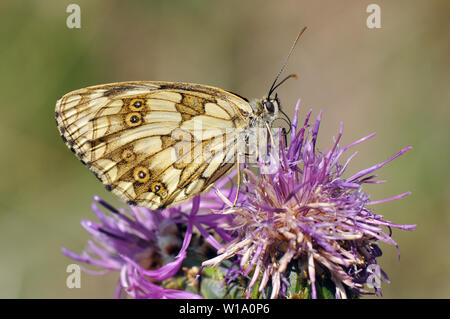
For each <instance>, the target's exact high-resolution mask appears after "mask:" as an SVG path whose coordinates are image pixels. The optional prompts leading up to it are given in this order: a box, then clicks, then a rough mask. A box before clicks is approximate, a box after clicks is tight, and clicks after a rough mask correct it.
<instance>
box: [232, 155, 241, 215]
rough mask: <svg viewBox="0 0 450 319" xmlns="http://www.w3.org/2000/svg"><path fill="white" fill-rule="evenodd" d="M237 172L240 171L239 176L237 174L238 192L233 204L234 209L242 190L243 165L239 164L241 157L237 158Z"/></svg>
mask: <svg viewBox="0 0 450 319" xmlns="http://www.w3.org/2000/svg"><path fill="white" fill-rule="evenodd" d="M237 170H238V174H237V179H238V180H237V190H236V197H235V199H234V202H233V207H234V206H236V204H237V201H238V198H239V191H240V189H241V163H240V162H239V156H238V158H237Z"/></svg>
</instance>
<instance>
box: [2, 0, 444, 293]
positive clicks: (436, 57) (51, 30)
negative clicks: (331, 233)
mask: <svg viewBox="0 0 450 319" xmlns="http://www.w3.org/2000/svg"><path fill="white" fill-rule="evenodd" d="M69 3H77V4H79V5H80V7H81V29H68V28H67V26H66V18H67V16H68V13H66V7H67V5H68V4H69ZM370 3H377V4H379V5H380V7H381V26H382V28H381V29H368V28H367V27H366V18H367V16H368V13H366V7H367V5H368V4H370ZM449 13H450V2H448V1H445V0H442V1H437V0H430V1H406V0H398V1H385V0H377V1H375V0H372V1H358V0H355V1H349V0H346V1H332V0H329V1H294V0H290V1H285V0H283V1H254V0H252V1H238V0H229V1H207V0H194V1H185V0H175V1H162V0H160V1H119V0H115V1H92V0H90V1H88V0H70V1H65V0H53V1H50V0H41V1H31V0H30V1H17V0H6V1H5V0H3V1H1V2H0V97H1V99H2V106H1V107H0V149H1V150H2V155H1V156H0V167H1V168H2V170H1V173H0V174H1V175H0V176H1V183H0V256H1V257H0V297H1V298H55V297H56V298H79V297H86V298H93V297H106V298H110V297H112V296H113V290H114V285H115V281H116V279H117V274H115V273H114V274H110V275H108V276H105V277H93V276H89V275H83V277H82V282H81V284H82V287H81V288H80V289H68V288H67V287H66V285H65V282H66V276H67V273H66V266H67V265H68V264H70V263H71V260H69V259H68V258H66V257H65V256H64V255H62V254H61V252H60V248H61V247H62V246H64V247H67V248H69V249H71V250H73V251H76V252H80V251H81V250H82V249H83V247H84V245H85V243H86V241H87V239H88V238H89V236H88V234H87V233H86V232H85V231H84V230H83V229H82V227H81V226H80V224H79V221H80V219H93V218H94V215H93V213H92V212H91V210H90V202H91V200H92V196H93V195H95V194H97V195H99V196H101V197H103V198H105V199H107V200H110V201H112V202H114V203H115V204H118V203H119V202H118V201H117V200H116V199H115V198H114V197H113V196H112V195H111V194H109V193H108V192H107V191H106V190H104V188H103V186H102V185H101V184H100V183H98V182H97V180H96V178H95V177H94V176H93V174H91V173H90V172H89V171H88V170H87V169H86V168H84V167H83V166H82V165H81V164H80V163H79V161H78V160H76V159H75V157H74V156H73V155H72V154H71V152H70V151H69V150H68V149H67V148H66V146H65V145H64V144H63V142H62V141H61V138H60V137H59V134H58V131H57V129H56V126H55V122H54V105H55V102H56V100H57V99H58V98H59V97H60V96H61V95H63V94H64V93H66V92H68V91H71V90H74V89H78V88H81V87H85V86H89V85H94V84H101V83H108V82H114V81H126V80H168V81H187V82H196V83H203V84H210V85H215V86H219V87H221V88H224V89H228V90H231V91H234V92H237V93H239V94H241V95H243V96H247V97H262V96H263V95H264V94H266V93H267V91H268V88H269V86H270V84H271V82H272V81H273V79H274V76H275V75H276V73H277V72H278V70H279V68H280V66H281V64H282V61H283V59H284V58H285V56H286V54H287V52H288V50H289V48H290V46H291V43H292V41H293V40H294V39H295V37H296V35H297V32H298V31H299V30H300V28H301V27H303V26H308V28H309V29H308V30H307V32H306V33H305V34H304V36H303V38H302V39H301V41H300V43H299V45H298V46H297V48H296V51H295V52H294V54H293V55H292V57H291V59H290V61H289V65H288V68H287V71H286V73H285V74H289V73H297V74H298V75H299V80H297V81H290V82H287V83H286V84H285V85H284V86H283V87H282V88H281V89H280V90H279V95H280V97H281V100H282V103H283V106H284V108H285V110H286V111H287V113H288V114H289V115H291V116H292V114H293V108H294V105H295V102H296V100H297V99H298V98H302V101H303V102H302V105H303V109H302V116H303V115H304V114H305V112H306V109H309V108H312V109H313V111H314V116H315V115H317V113H318V112H319V110H320V109H322V110H323V111H324V117H323V121H322V128H321V131H320V133H319V146H320V147H327V146H329V145H330V143H331V142H332V137H333V136H335V135H336V132H337V130H338V127H339V123H340V121H344V137H343V142H342V145H344V144H345V143H349V142H351V141H353V140H356V139H358V138H360V137H362V136H365V135H367V134H369V133H371V132H374V131H376V132H377V136H376V137H375V138H374V139H372V140H370V141H369V142H366V143H365V144H363V145H360V146H358V147H357V149H358V151H359V154H358V156H357V157H356V158H355V159H354V160H353V163H352V165H350V167H349V170H348V174H351V173H354V172H356V171H357V170H358V169H362V168H365V167H368V166H371V165H372V164H374V163H377V162H380V161H383V160H384V159H386V158H388V157H389V156H391V155H392V154H394V153H395V152H397V151H399V150H400V149H401V148H403V147H404V146H406V145H408V144H411V145H412V146H413V150H412V151H410V152H408V153H406V154H405V155H404V156H402V157H401V158H399V159H397V160H396V161H394V162H392V163H391V164H390V165H388V166H387V167H385V168H383V169H382V170H381V171H380V177H381V178H382V179H388V181H389V182H388V183H387V184H384V185H378V186H373V187H368V188H366V190H367V191H368V192H370V193H371V194H372V198H373V199H374V200H376V199H382V198H386V197H390V196H393V195H396V194H400V193H403V192H405V191H408V190H409V191H411V192H412V195H411V196H409V197H407V198H406V199H402V200H399V201H396V202H392V203H388V204H383V205H379V206H377V213H379V214H382V215H384V216H385V217H386V218H387V219H389V220H391V221H393V222H396V223H400V224H417V225H418V226H417V229H416V230H415V231H413V232H402V231H398V230H394V234H393V238H394V239H395V240H396V241H397V242H398V243H399V245H400V249H401V258H400V261H399V260H398V258H397V251H396V249H395V247H391V246H386V245H383V246H382V248H383V251H384V256H383V257H382V258H381V265H382V266H383V267H384V270H385V271H386V272H387V273H388V274H389V276H390V278H391V280H392V283H391V284H384V286H383V291H384V297H388V298H449V297H450V254H449V246H450V234H449V229H450V209H449V207H450V199H449V198H450V183H449V182H448V177H449V172H450V169H449V155H450V149H449V146H450V138H449V124H448V122H449V118H450V117H449V116H450V111H449V102H450V90H449V87H450V78H449V75H450V72H449V71H450V60H449V56H450V39H449V35H448V30H450V20H449V19H448V17H449Z"/></svg>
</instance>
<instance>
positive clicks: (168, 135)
mask: <svg viewBox="0 0 450 319" xmlns="http://www.w3.org/2000/svg"><path fill="white" fill-rule="evenodd" d="M251 112H252V109H251V106H250V105H249V104H248V102H246V101H245V100H244V99H242V98H240V97H238V96H236V95H234V94H232V93H229V92H227V91H224V90H221V89H219V88H215V87H210V86H205V85H197V84H189V83H175V82H122V83H112V84H106V85H99V86H92V87H88V88H85V89H80V90H76V91H73V92H70V93H68V94H66V95H64V96H63V97H62V98H61V99H59V100H58V102H57V103H56V122H57V126H58V129H59V131H60V133H61V136H62V138H63V140H64V142H65V143H66V144H67V145H68V147H69V148H70V149H71V150H72V152H73V153H75V154H76V156H77V157H78V158H79V159H80V160H81V162H82V163H83V164H85V165H86V166H87V167H88V168H89V169H90V170H91V171H92V172H93V173H94V174H95V175H96V176H97V177H98V179H99V180H101V181H102V183H103V184H105V186H106V188H107V189H108V190H110V191H112V192H113V193H114V194H116V195H118V196H119V197H120V198H121V199H122V200H124V201H126V202H127V203H129V204H132V205H137V206H144V207H148V208H150V209H161V208H165V207H168V206H171V205H173V204H176V203H178V202H181V201H184V200H187V199H189V198H192V197H193V196H195V195H198V194H200V193H202V192H204V191H205V190H206V189H208V187H210V186H211V185H212V184H213V183H214V182H215V181H216V180H217V179H219V178H220V177H222V176H223V175H224V174H226V173H227V172H228V171H229V170H230V169H231V168H232V167H233V165H234V164H235V162H234V161H233V158H234V157H233V156H235V154H236V145H237V139H238V135H239V134H238V132H239V131H240V130H245V129H246V128H248V126H249V122H248V114H250V113H251ZM233 132H236V133H233ZM230 133H231V134H230Z"/></svg>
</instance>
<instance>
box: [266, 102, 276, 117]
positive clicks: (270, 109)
mask: <svg viewBox="0 0 450 319" xmlns="http://www.w3.org/2000/svg"><path fill="white" fill-rule="evenodd" d="M264 108H265V109H266V111H267V113H269V114H273V113H275V104H274V101H270V100H266V101H264Z"/></svg>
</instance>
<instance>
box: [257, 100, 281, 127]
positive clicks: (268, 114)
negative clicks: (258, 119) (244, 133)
mask: <svg viewBox="0 0 450 319" xmlns="http://www.w3.org/2000/svg"><path fill="white" fill-rule="evenodd" d="M261 106H262V112H261V115H262V118H263V119H264V120H265V121H267V122H272V121H273V120H275V119H276V118H277V116H278V113H279V111H280V100H279V99H278V96H277V95H275V98H272V97H267V98H264V99H263V100H262V101H261Z"/></svg>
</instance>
